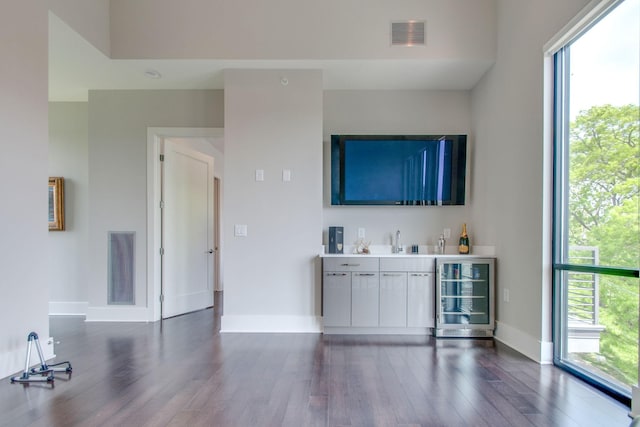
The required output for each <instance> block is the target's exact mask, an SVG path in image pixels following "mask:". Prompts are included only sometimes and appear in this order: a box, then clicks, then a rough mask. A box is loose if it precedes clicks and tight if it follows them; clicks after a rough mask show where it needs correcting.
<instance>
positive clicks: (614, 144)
mask: <svg viewBox="0 0 640 427" xmlns="http://www.w3.org/2000/svg"><path fill="white" fill-rule="evenodd" d="M639 124H640V109H639V107H638V106H637V105H625V106H622V107H613V106H611V105H603V106H596V107H592V108H590V109H589V110H586V111H582V112H581V113H580V114H579V115H578V116H577V117H576V120H575V122H574V123H572V124H571V144H570V153H569V154H570V172H569V173H570V175H569V183H570V194H569V216H570V218H569V244H570V245H572V246H573V245H576V246H593V247H597V248H598V250H599V255H600V265H607V266H616V267H629V268H638V266H639V264H640V227H639V222H640V210H639V201H640V197H639V176H640V174H639V169H640V145H639V139H640V138H639V133H640V126H639ZM638 285H639V283H638V280H637V279H635V280H634V279H631V280H630V279H628V278H619V277H612V276H603V275H601V276H600V294H599V297H600V323H601V324H603V325H605V327H606V329H605V331H604V332H603V334H602V336H601V346H600V351H601V353H600V355H584V357H583V358H584V359H585V360H586V361H588V362H590V363H592V364H594V365H595V366H597V367H598V368H599V369H602V370H603V371H605V372H607V373H609V374H610V375H612V376H613V377H615V378H618V379H619V380H620V381H623V382H625V383H627V384H635V383H636V382H637V375H638V368H637V364H638V358H637V355H638V349H637V346H638ZM602 355H605V358H606V360H604V361H603V360H602V357H601V356H602Z"/></svg>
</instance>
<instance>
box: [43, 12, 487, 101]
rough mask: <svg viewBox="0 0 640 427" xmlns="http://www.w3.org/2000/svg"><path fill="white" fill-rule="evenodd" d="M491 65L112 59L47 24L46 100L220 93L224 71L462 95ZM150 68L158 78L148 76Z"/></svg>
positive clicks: (57, 23) (330, 85)
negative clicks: (141, 92)
mask: <svg viewBox="0 0 640 427" xmlns="http://www.w3.org/2000/svg"><path fill="white" fill-rule="evenodd" d="M50 16H51V15H50ZM418 49H419V48H418ZM490 66H491V62H490V61H480V60H464V61H433V60H414V59H411V60H305V61H300V60H273V61H266V60H202V59H199V60H113V59H110V58H108V57H107V56H105V55H104V54H103V53H102V52H101V51H99V50H98V49H96V48H95V47H93V45H91V44H90V43H88V42H87V41H86V40H84V39H83V38H82V37H80V36H79V35H78V34H77V33H76V32H75V31H73V30H72V29H71V28H70V27H69V26H67V25H66V24H65V23H64V22H63V21H61V20H59V19H58V18H56V17H55V16H52V17H51V18H50V19H49V100H50V101H86V100H87V96H88V91H89V90H100V89H102V90H113V89H223V88H224V82H223V70H224V69H226V68H247V69H320V70H322V71H323V79H324V88H325V89H327V90H335V89H354V90H369V89H375V90H386V89H394V90H466V89H471V88H473V86H475V84H476V83H477V82H478V80H479V79H480V78H481V77H482V75H483V74H484V73H485V72H486V71H487V70H488V69H489V67H490ZM150 69H151V70H157V71H158V72H159V73H160V74H161V75H162V78H160V79H150V78H148V77H146V76H145V71H147V70H150Z"/></svg>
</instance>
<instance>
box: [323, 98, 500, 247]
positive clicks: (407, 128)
mask: <svg viewBox="0 0 640 427" xmlns="http://www.w3.org/2000/svg"><path fill="white" fill-rule="evenodd" d="M323 110H324V122H323V133H324V135H323V140H324V182H323V186H324V194H323V231H324V237H323V241H324V244H327V235H326V234H327V229H328V227H329V226H334V225H338V226H344V227H345V229H344V232H345V244H347V245H351V244H353V243H354V242H355V241H356V240H358V238H357V237H358V228H360V227H362V228H365V231H366V240H367V241H371V243H372V244H373V245H382V244H387V245H389V244H391V241H390V239H391V234H392V233H395V231H396V230H400V231H401V242H402V243H403V244H405V245H412V244H420V245H427V244H428V245H430V246H433V245H435V244H436V242H437V239H438V237H439V236H440V234H442V232H443V229H444V228H450V229H451V236H452V238H451V239H449V240H448V241H447V244H448V245H454V246H457V238H458V236H459V234H460V231H461V227H462V223H463V222H466V223H467V226H468V228H469V232H470V238H471V240H472V244H478V245H493V244H494V243H495V242H494V241H493V240H491V239H481V240H477V241H476V239H475V236H476V230H477V229H479V228H482V227H483V226H484V224H482V223H478V224H476V223H474V222H473V221H472V220H471V219H472V217H471V212H472V211H473V209H474V207H475V201H476V200H477V199H482V198H483V197H484V194H482V193H481V192H480V191H478V189H476V188H475V186H474V185H473V181H471V180H468V182H467V185H470V186H471V188H470V191H468V198H467V200H466V204H465V206H381V207H372V206H331V204H330V203H331V202H330V188H331V181H330V179H329V178H330V164H331V162H330V152H329V148H330V138H331V135H332V134H400V135H402V134H427V135H430V134H445V133H452V134H466V135H468V149H469V153H468V162H469V163H470V167H472V166H473V163H474V157H475V151H476V149H475V142H474V138H473V135H472V134H471V93H470V91H349V90H339V91H325V92H324V107H323Z"/></svg>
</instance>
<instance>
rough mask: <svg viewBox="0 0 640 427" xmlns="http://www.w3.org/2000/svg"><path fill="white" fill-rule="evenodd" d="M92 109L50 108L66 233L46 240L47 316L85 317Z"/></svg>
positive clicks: (52, 164)
mask: <svg viewBox="0 0 640 427" xmlns="http://www.w3.org/2000/svg"><path fill="white" fill-rule="evenodd" d="M88 125H89V122H88V104H87V103H86V102H52V103H49V176H61V177H63V178H64V201H65V231H62V232H50V233H49V235H48V251H47V256H46V259H47V262H48V266H47V272H48V277H49V313H50V314H85V313H86V310H87V260H88V257H87V243H88V237H87V236H88V231H89V229H88V221H89V218H88V209H89V178H88V148H89V141H88V139H89V137H88V132H89V131H88Z"/></svg>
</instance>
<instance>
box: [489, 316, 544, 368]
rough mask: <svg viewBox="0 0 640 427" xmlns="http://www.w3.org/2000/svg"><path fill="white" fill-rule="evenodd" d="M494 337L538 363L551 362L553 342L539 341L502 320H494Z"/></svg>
mask: <svg viewBox="0 0 640 427" xmlns="http://www.w3.org/2000/svg"><path fill="white" fill-rule="evenodd" d="M494 338H495V339H496V340H497V341H500V342H501V343H503V344H506V345H508V346H509V347H511V348H513V349H514V350H516V351H518V352H520V353H522V354H524V355H525V356H527V357H528V358H529V359H532V360H534V361H536V362H538V363H540V364H543V365H548V364H552V363H553V342H551V341H541V340H539V339H537V338H536V337H533V336H531V335H529V334H527V333H526V332H522V331H521V330H519V329H517V328H514V327H513V326H510V325H508V324H506V323H504V322H498V321H496V330H495V335H494Z"/></svg>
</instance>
